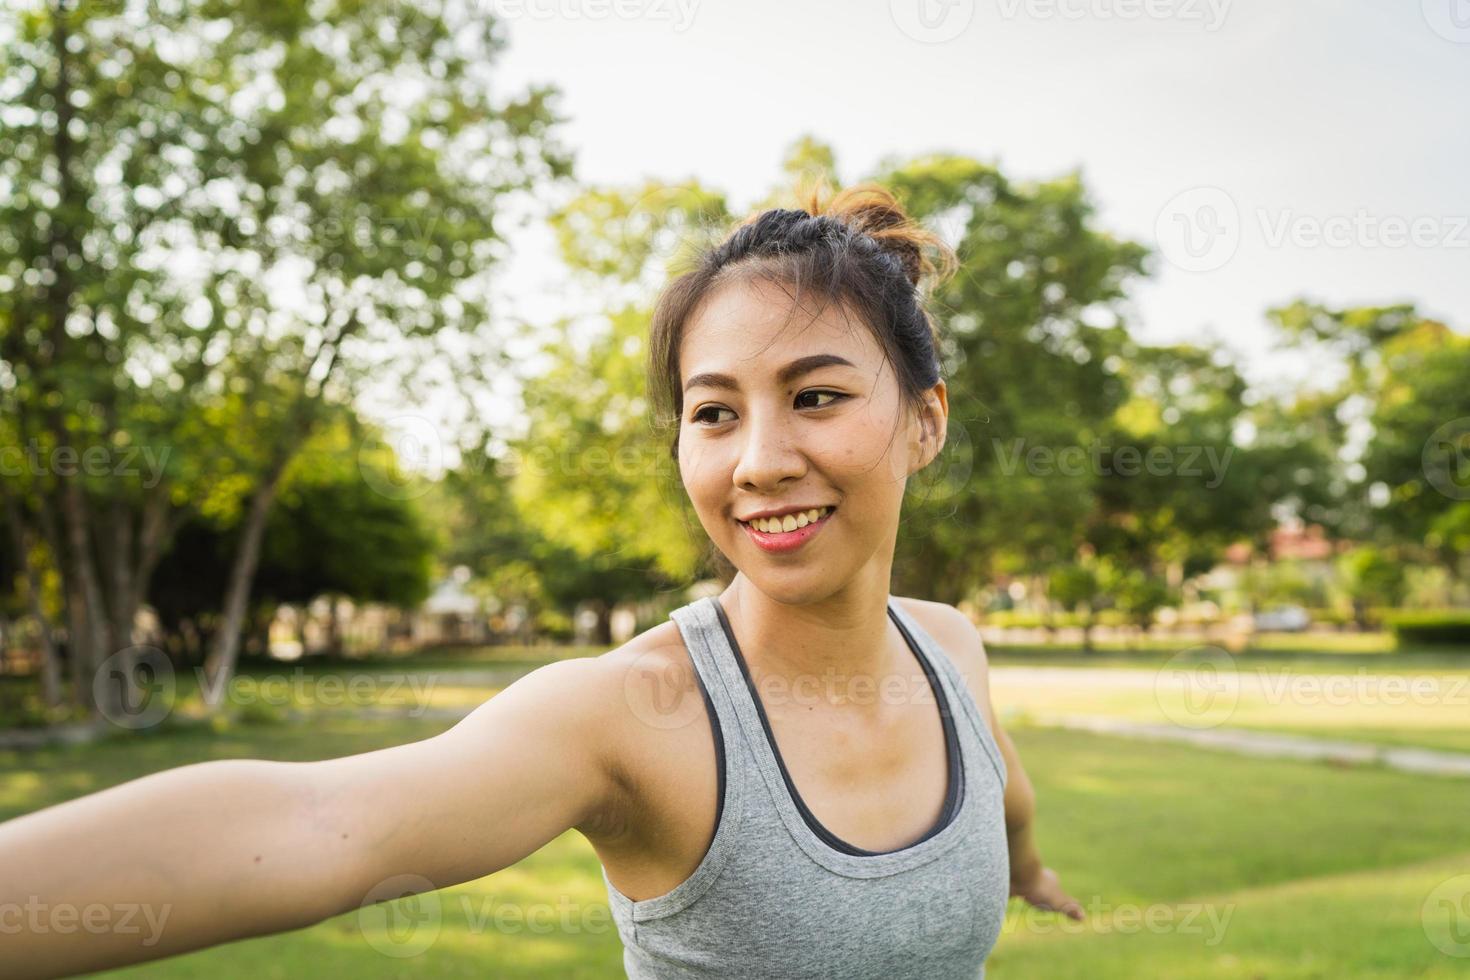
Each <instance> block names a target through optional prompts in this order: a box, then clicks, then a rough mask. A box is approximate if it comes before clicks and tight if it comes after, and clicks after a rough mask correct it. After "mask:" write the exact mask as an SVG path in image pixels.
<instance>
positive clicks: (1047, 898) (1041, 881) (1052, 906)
mask: <svg viewBox="0 0 1470 980" xmlns="http://www.w3.org/2000/svg"><path fill="white" fill-rule="evenodd" d="M1011 897H1012V898H1023V899H1025V900H1026V901H1027V902H1030V903H1031V904H1032V905H1034V906H1036V907H1037V908H1039V909H1047V910H1050V911H1053V912H1061V913H1063V914H1065V915H1067V916H1068V917H1070V918H1073V919H1077V920H1078V921H1081V920H1082V918H1083V914H1082V903H1080V902H1078V901H1077V899H1075V898H1073V897H1072V896H1071V895H1069V894H1067V891H1066V889H1064V888H1063V887H1062V885H1061V882H1060V881H1058V880H1057V873H1056V872H1055V871H1053V870H1052V869H1051V868H1045V867H1044V868H1040V869H1038V870H1037V872H1036V873H1035V874H1034V875H1032V876H1031V879H1030V880H1029V881H1024V882H1017V881H1012V882H1011Z"/></svg>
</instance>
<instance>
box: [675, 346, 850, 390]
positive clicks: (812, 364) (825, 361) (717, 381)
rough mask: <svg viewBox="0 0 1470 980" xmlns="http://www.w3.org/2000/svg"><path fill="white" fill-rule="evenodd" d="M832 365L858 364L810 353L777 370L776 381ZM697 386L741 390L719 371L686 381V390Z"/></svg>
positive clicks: (834, 355)
mask: <svg viewBox="0 0 1470 980" xmlns="http://www.w3.org/2000/svg"><path fill="white" fill-rule="evenodd" d="M832 365H842V366H846V367H852V368H855V367H857V365H856V364H854V363H852V362H851V361H849V360H848V359H847V358H845V357H839V356H838V355H836V354H808V355H807V356H806V357H798V358H797V359H796V360H794V361H792V362H791V363H790V364H787V365H786V366H785V367H783V368H781V370H779V371H777V372H776V381H777V382H779V383H780V384H783V385H784V384H789V383H790V382H792V381H795V380H796V379H797V378H799V377H801V376H802V375H804V374H810V373H811V372H813V371H815V370H817V369H818V368H823V367H829V366H832ZM695 387H704V388H724V389H727V390H729V391H739V390H740V384H739V383H738V382H737V381H736V380H735V379H734V378H732V377H731V376H730V375H728V374H720V373H719V372H718V371H706V372H705V373H703V374H696V375H694V377H692V378H690V379H689V380H688V381H686V382H684V390H685V391H688V390H689V389H690V388H695Z"/></svg>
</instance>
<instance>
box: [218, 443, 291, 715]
mask: <svg viewBox="0 0 1470 980" xmlns="http://www.w3.org/2000/svg"><path fill="white" fill-rule="evenodd" d="M285 469H286V460H285V459H279V458H278V459H277V462H276V464H275V465H274V466H272V467H271V470H270V471H269V472H268V473H267V475H266V479H265V481H264V482H262V483H261V485H260V486H259V487H258V488H256V491H255V494H254V495H253V496H252V497H251V498H250V510H249V511H248V512H247V514H246V516H245V522H244V525H243V526H242V528H241V530H240V547H239V550H237V551H236V552H235V560H234V562H233V563H232V564H231V565H230V578H229V582H228V584H226V586H225V599H224V611H223V614H222V616H221V618H220V623H219V625H218V627H217V629H216V630H215V634H214V640H213V642H212V643H211V644H210V651H209V656H208V657H207V658H206V659H205V662H204V675H205V689H204V702H205V706H206V709H207V710H208V711H210V712H211V713H213V712H215V711H217V710H218V709H219V707H220V705H221V704H223V702H224V693H225V689H226V687H227V686H228V685H229V683H230V679H231V678H232V677H233V676H234V674H235V663H236V661H237V660H238V658H239V653H240V627H241V625H242V624H243V623H244V620H245V607H246V605H247V604H248V602H249V601H250V586H251V583H252V581H253V580H254V578H255V568H256V566H257V565H259V564H260V543H261V538H263V537H264V536H265V522H266V518H267V517H268V516H270V508H271V503H272V501H274V500H275V497H276V489H277V487H278V486H279V485H280V482H281V474H282V473H284V472H285Z"/></svg>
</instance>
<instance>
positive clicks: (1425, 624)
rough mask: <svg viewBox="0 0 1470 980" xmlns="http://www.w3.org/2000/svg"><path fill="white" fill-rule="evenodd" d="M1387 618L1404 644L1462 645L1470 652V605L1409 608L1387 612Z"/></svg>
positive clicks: (1397, 638)
mask: <svg viewBox="0 0 1470 980" xmlns="http://www.w3.org/2000/svg"><path fill="white" fill-rule="evenodd" d="M1383 622H1384V625H1386V626H1387V627H1388V628H1389V629H1391V630H1393V635H1394V638H1395V639H1396V640H1397V641H1398V643H1399V645H1400V646H1404V645H1417V644H1424V645H1440V644H1448V645H1458V646H1463V647H1464V648H1465V652H1467V653H1470V609H1405V610H1396V611H1393V612H1385V613H1384V614H1383Z"/></svg>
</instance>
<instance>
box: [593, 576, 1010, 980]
mask: <svg viewBox="0 0 1470 980" xmlns="http://www.w3.org/2000/svg"><path fill="white" fill-rule="evenodd" d="M888 614H889V616H890V617H891V618H892V619H893V621H894V622H895V623H896V624H897V625H898V628H899V630H900V632H901V633H902V634H903V636H904V639H905V640H906V641H907V642H908V645H909V647H910V649H912V650H913V652H914V656H915V657H916V658H917V659H918V662H919V665H920V666H921V667H922V668H923V671H924V674H925V675H926V676H927V677H928V680H929V684H930V687H931V689H932V690H933V692H934V696H935V699H936V702H937V705H938V709H939V712H940V715H941V718H942V719H943V723H944V732H945V742H946V744H947V752H948V756H949V763H950V768H949V791H948V796H947V799H946V802H945V806H944V810H943V812H942V813H941V814H940V817H939V819H938V820H937V821H936V822H935V824H934V826H933V827H932V828H930V830H929V831H928V833H926V834H925V835H924V836H923V837H921V838H920V839H919V840H918V841H916V842H914V843H912V844H910V845H909V846H907V847H903V848H900V849H898V850H894V851H882V852H877V851H867V850H864V849H862V848H859V847H856V846H854V845H852V844H849V843H847V842H846V841H843V840H842V839H840V838H839V837H837V836H836V835H835V834H833V833H831V831H829V830H828V829H827V828H826V827H823V826H822V824H821V822H820V821H819V820H817V818H816V816H815V815H814V814H812V812H811V811H810V810H809V809H808V808H807V806H806V804H805V802H804V801H803V800H802V798H801V794H800V793H799V792H798V791H797V789H796V786H795V785H794V784H793V782H792V780H791V777H790V775H789V773H788V772H787V770H786V766H785V763H784V761H783V760H782V758H781V754H780V750H779V747H777V745H776V742H775V739H774V738H773V737H772V735H771V728H770V722H769V720H768V719H767V717H766V714H765V710H764V707H763V706H762V705H761V702H760V699H759V697H758V696H757V692H756V690H755V686H754V684H753V682H752V680H751V677H750V672H749V668H748V667H747V665H746V663H745V659H744V656H743V655H742V653H741V651H740V647H739V644H738V643H737V642H736V640H735V634H734V631H733V630H732V629H731V628H730V623H729V620H728V618H727V617H726V616H725V612H724V609H723V607H721V605H720V604H719V602H718V601H717V600H716V599H715V598H713V597H706V598H703V599H699V600H698V601H696V602H693V603H690V604H689V605H686V606H683V607H680V608H679V609H676V610H674V612H673V613H671V614H670V615H671V618H672V619H673V620H674V622H675V623H676V624H678V627H679V631H680V633H681V634H682V635H683V638H684V643H685V645H686V647H687V648H688V650H689V655H690V657H691V659H692V660H693V662H694V667H695V670H696V672H697V674H698V678H699V682H700V686H701V691H702V693H703V696H704V701H705V706H706V709H707V710H708V713H709V718H710V724H711V727H712V728H713V730H714V737H715V738H714V741H715V747H716V763H717V765H718V769H719V799H720V802H719V809H718V811H717V812H718V814H719V817H718V822H717V824H716V828H715V835H714V840H713V841H712V842H711V843H710V846H709V849H708V851H706V852H705V855H704V858H703V859H702V860H701V861H700V863H699V865H698V867H696V868H695V869H694V872H693V873H692V874H691V875H690V876H689V877H688V878H686V879H685V880H684V881H682V882H680V883H679V884H678V885H677V886H675V887H674V888H673V889H672V890H670V891H668V892H665V893H664V894H662V895H659V896H657V897H654V898H649V899H644V900H642V901H633V900H632V899H630V898H628V897H627V896H626V895H624V894H622V893H621V892H620V891H618V889H617V888H616V887H615V886H614V885H613V883H612V882H611V881H610V880H608V877H607V872H606V871H605V870H604V871H603V874H602V879H603V882H604V884H606V886H607V892H608V902H609V905H610V907H611V910H612V915H613V920H614V921H615V922H616V924H617V928H618V934H619V936H620V937H621V939H622V942H623V948H624V952H623V965H624V968H625V969H626V971H627V974H628V976H629V977H630V978H631V980H683V978H690V977H720V978H729V977H739V978H760V980H766V978H773V980H774V978H796V977H804V978H823V980H859V978H867V977H873V978H883V980H908V978H913V980H946V978H959V977H964V978H967V980H975V978H980V977H984V975H985V966H984V961H985V958H986V956H988V955H989V953H990V950H991V948H992V947H993V946H994V945H995V941H996V939H997V938H998V937H999V935H1000V931H1001V925H1002V922H1003V920H1004V918H1005V909H1006V902H1007V897H1008V894H1009V891H1010V884H1009V882H1010V859H1009V855H1008V853H1007V848H1006V830H1005V807H1004V802H1003V800H1004V794H1005V781H1006V767H1005V762H1004V760H1003V758H1002V756H1001V754H1000V750H999V748H998V747H997V745H996V743H995V741H994V738H993V737H992V735H991V732H990V727H989V725H988V724H987V723H986V721H985V716H984V715H983V714H981V712H980V710H979V708H978V707H977V706H976V705H975V701H974V698H972V697H971V696H970V693H969V689H968V687H966V685H965V681H964V678H963V677H962V676H961V674H960V672H959V670H958V669H957V668H956V667H955V665H954V663H953V661H951V660H950V659H949V656H948V655H947V654H946V653H945V652H944V651H943V650H942V649H941V648H940V647H939V645H938V644H937V643H936V642H935V641H934V639H933V638H932V637H931V636H929V634H928V633H926V632H925V631H924V629H923V627H922V626H920V625H919V623H918V622H917V621H916V620H915V619H914V617H913V616H911V615H910V614H909V613H908V612H907V611H906V610H905V609H904V608H903V607H902V606H900V605H899V603H898V602H897V600H895V599H894V598H893V597H892V596H889V598H888ZM878 690H881V688H879V689H878ZM876 694H877V692H876V691H875V692H874V696H876Z"/></svg>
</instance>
